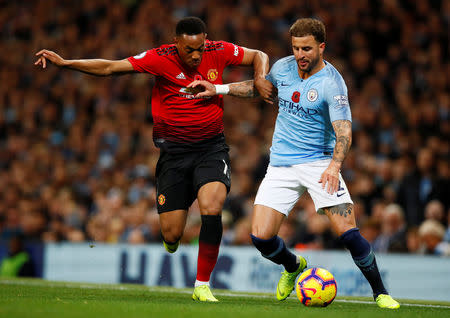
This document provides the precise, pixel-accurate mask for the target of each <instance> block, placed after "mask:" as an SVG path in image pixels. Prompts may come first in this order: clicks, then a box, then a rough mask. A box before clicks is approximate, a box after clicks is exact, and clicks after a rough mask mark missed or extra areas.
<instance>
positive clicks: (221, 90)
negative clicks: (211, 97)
mask: <svg viewBox="0 0 450 318" xmlns="http://www.w3.org/2000/svg"><path fill="white" fill-rule="evenodd" d="M214 86H215V88H216V95H227V94H228V92H229V91H230V86H229V85H228V84H225V85H214Z"/></svg>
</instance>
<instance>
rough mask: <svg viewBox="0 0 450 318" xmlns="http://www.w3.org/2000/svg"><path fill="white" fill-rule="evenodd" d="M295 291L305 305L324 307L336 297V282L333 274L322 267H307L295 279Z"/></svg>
mask: <svg viewBox="0 0 450 318" xmlns="http://www.w3.org/2000/svg"><path fill="white" fill-rule="evenodd" d="M295 291H296V292H297V297H298V299H299V300H300V302H301V303H302V304H303V305H305V306H308V307H309V306H311V307H326V306H328V305H329V304H331V303H332V302H333V300H334V298H335V297H336V293H337V284H336V281H335V280H334V277H333V274H331V273H330V272H329V271H327V270H326V269H323V268H318V267H314V268H309V269H308V270H306V271H304V272H303V273H302V274H301V275H300V277H299V278H298V280H297V284H296V285H295Z"/></svg>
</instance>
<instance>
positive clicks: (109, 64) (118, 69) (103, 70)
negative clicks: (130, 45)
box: [34, 50, 134, 76]
mask: <svg viewBox="0 0 450 318" xmlns="http://www.w3.org/2000/svg"><path fill="white" fill-rule="evenodd" d="M36 56H38V59H37V61H36V62H35V63H34V65H42V68H46V67H47V60H48V61H49V62H51V63H52V64H54V65H56V66H59V67H64V68H69V69H72V70H76V71H80V72H83V73H87V74H91V75H97V76H108V75H112V74H125V73H131V72H134V68H133V66H132V65H131V63H130V62H129V61H128V60H127V59H124V60H115V61H113V60H103V59H89V60H66V59H64V58H62V57H61V56H59V55H58V54H56V53H55V52H53V51H50V50H40V51H39V52H37V53H36Z"/></svg>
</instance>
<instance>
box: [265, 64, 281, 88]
mask: <svg viewBox="0 0 450 318" xmlns="http://www.w3.org/2000/svg"><path fill="white" fill-rule="evenodd" d="M280 63H281V62H280V60H278V61H276V62H275V64H274V65H273V66H272V68H271V69H270V72H269V74H267V75H266V80H268V81H269V82H271V83H272V84H273V86H275V87H277V73H278V72H279V69H280Z"/></svg>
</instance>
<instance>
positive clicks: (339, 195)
mask: <svg viewBox="0 0 450 318" xmlns="http://www.w3.org/2000/svg"><path fill="white" fill-rule="evenodd" d="M346 193H347V192H344V193H341V194H339V193H336V195H337V197H338V198H339V197H342V196H343V195H344V194H346Z"/></svg>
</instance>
